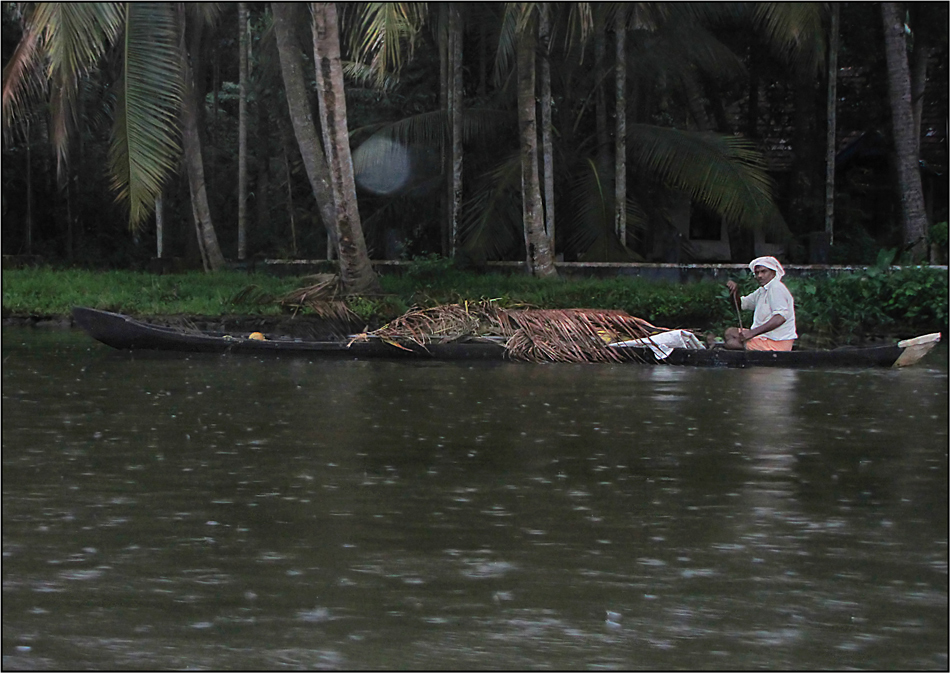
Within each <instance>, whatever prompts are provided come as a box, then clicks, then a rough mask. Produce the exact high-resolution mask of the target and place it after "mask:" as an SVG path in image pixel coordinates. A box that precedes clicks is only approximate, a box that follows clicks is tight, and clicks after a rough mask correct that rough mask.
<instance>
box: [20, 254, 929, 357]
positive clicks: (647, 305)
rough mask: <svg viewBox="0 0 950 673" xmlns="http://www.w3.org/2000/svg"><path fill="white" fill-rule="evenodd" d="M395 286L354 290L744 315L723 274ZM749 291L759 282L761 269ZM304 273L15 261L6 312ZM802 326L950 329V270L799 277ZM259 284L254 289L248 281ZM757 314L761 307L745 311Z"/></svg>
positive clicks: (235, 303) (369, 301)
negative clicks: (158, 271) (687, 279)
mask: <svg viewBox="0 0 950 673" xmlns="http://www.w3.org/2000/svg"><path fill="white" fill-rule="evenodd" d="M381 282H382V286H383V291H384V293H385V294H384V295H383V296H380V297H354V298H350V299H348V300H347V303H348V305H349V307H350V309H351V310H353V311H354V312H355V313H356V314H357V315H359V316H360V318H361V319H362V320H364V321H365V322H367V323H369V324H377V325H378V324H382V323H384V322H386V321H388V320H391V319H392V318H394V317H396V316H398V315H400V314H402V313H403V312H405V311H406V310H407V309H409V308H410V307H412V306H432V305H436V304H443V303H452V302H458V301H466V300H467V301H478V300H481V299H495V300H497V301H498V302H499V303H500V304H501V305H502V306H515V305H529V306H535V307H538V308H571V307H584V308H605V309H622V310H624V311H627V312H628V313H630V314H632V315H635V316H638V317H641V318H644V319H646V320H649V321H650V322H652V323H654V324H657V325H663V326H665V327H687V328H692V329H698V330H714V331H717V332H718V331H721V330H722V329H723V328H724V327H726V326H728V325H734V324H735V323H736V313H735V308H734V307H733V306H732V304H731V303H730V301H729V299H728V295H727V293H726V291H725V289H724V287H723V286H722V285H720V284H718V283H708V282H706V283H690V284H685V285H679V284H670V283H658V282H652V281H648V280H643V279H631V278H611V279H586V280H571V281H567V280H540V279H536V278H530V277H526V276H520V275H514V276H509V275H502V274H475V273H470V272H462V271H457V270H455V269H452V268H450V267H448V266H447V265H445V264H438V263H420V264H418V265H414V266H412V267H410V268H409V270H408V271H407V272H406V273H405V274H403V275H400V276H383V277H382V278H381ZM742 282H743V284H744V291H745V292H748V291H751V290H752V289H753V288H754V284H753V281H752V279H751V278H745V279H744V280H743V281H742ZM306 284H307V282H306V280H305V279H303V278H293V277H277V276H272V275H268V274H247V273H242V272H221V273H216V274H204V273H200V272H195V273H186V274H168V275H161V276H158V275H152V274H147V273H140V272H132V271H108V272H92V271H81V270H54V269H50V268H29V269H9V270H4V271H3V312H4V315H17V316H27V315H42V316H65V315H68V314H69V312H70V310H71V309H72V307H73V306H91V307H94V308H101V309H106V310H111V311H118V312H121V313H128V314H131V315H140V316H149V315H168V316H173V315H188V316H225V315H249V316H257V315H278V314H280V313H282V312H286V309H281V307H280V306H278V305H277V303H276V302H273V301H270V302H263V303H260V302H257V301H252V300H251V299H250V297H255V298H260V297H262V296H264V297H267V296H269V297H277V296H280V295H282V294H285V293H287V292H290V291H291V290H294V289H296V288H299V287H301V286H304V285H306ZM787 284H788V286H789V289H790V290H791V291H792V293H793V294H794V296H795V299H796V306H797V314H798V325H799V332H801V333H808V334H811V335H812V336H816V337H828V338H832V339H835V340H838V341H849V340H853V339H856V338H861V337H864V336H866V335H868V334H895V335H912V334H917V333H922V332H924V331H937V330H940V331H944V332H946V330H947V316H948V309H947V304H948V292H947V273H946V272H945V271H944V272H938V271H934V270H931V269H926V268H922V269H915V268H904V269H901V270H899V271H887V270H877V269H872V270H870V271H868V272H867V273H864V274H858V275H853V276H838V277H835V278H827V279H820V280H818V279H809V280H803V279H788V282H787ZM248 288H253V289H254V292H247V289H248ZM743 323H744V324H745V325H748V324H749V323H751V315H749V314H746V315H744V316H743Z"/></svg>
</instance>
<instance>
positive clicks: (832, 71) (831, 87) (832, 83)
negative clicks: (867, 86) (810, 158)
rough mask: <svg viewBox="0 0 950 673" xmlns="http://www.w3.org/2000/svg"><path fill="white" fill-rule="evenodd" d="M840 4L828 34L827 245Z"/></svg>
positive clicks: (831, 237)
mask: <svg viewBox="0 0 950 673" xmlns="http://www.w3.org/2000/svg"><path fill="white" fill-rule="evenodd" d="M840 10H841V7H840V3H837V2H832V3H831V25H830V27H829V32H828V133H827V136H826V143H825V232H826V233H827V234H828V244H829V245H834V242H835V150H836V144H837V141H836V136H835V132H836V128H835V127H836V125H837V111H838V93H837V92H838V16H839V13H840Z"/></svg>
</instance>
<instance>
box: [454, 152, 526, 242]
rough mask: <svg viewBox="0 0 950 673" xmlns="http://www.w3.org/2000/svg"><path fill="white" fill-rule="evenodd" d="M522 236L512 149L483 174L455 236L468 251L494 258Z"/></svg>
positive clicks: (518, 170) (517, 158)
mask: <svg viewBox="0 0 950 673" xmlns="http://www.w3.org/2000/svg"><path fill="white" fill-rule="evenodd" d="M523 235H524V223H523V221H522V213H521V154H520V152H514V153H513V154H510V155H509V156H507V157H506V158H505V159H504V160H502V161H501V162H500V163H499V164H498V166H497V167H496V168H495V169H494V170H492V171H491V172H490V173H489V174H488V175H486V176H485V177H484V179H483V180H482V182H481V185H480V186H479V187H478V188H476V189H475V191H474V193H473V196H472V197H471V198H470V199H468V200H467V201H466V202H465V204H464V206H463V208H462V219H461V221H460V222H459V236H460V238H461V240H462V242H463V247H464V248H465V249H466V250H467V251H469V252H470V253H471V252H476V253H478V254H485V255H487V256H488V257H490V258H498V257H501V256H503V255H505V254H506V253H510V252H511V251H512V250H513V249H515V248H516V247H517V246H518V245H519V244H520V241H521V240H522V238H523ZM478 254H476V255H475V256H478Z"/></svg>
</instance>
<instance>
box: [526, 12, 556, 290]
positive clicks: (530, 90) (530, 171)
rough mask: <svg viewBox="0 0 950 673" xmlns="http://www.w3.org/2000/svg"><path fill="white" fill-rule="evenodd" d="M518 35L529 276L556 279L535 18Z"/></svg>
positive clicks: (531, 14) (529, 18)
mask: <svg viewBox="0 0 950 673" xmlns="http://www.w3.org/2000/svg"><path fill="white" fill-rule="evenodd" d="M519 24H520V25H519V30H518V35H517V38H516V40H517V46H516V51H517V66H516V67H517V71H518V126H519V127H520V130H521V208H522V218H523V220H524V240H525V252H526V259H525V261H526V265H527V269H528V273H530V274H531V275H533V276H538V277H541V278H547V277H552V276H557V269H556V268H555V266H554V255H553V254H552V253H553V250H552V246H551V240H550V238H549V237H548V234H547V232H546V231H545V227H544V204H543V202H542V200H541V182H540V174H539V164H540V162H539V155H538V118H537V105H536V98H537V83H536V57H535V49H536V47H537V30H538V25H537V17H536V16H534V12H532V11H530V10H528V11H526V12H525V13H524V15H523V16H522V18H521V20H520V21H519Z"/></svg>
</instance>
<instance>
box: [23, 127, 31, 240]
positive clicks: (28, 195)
mask: <svg viewBox="0 0 950 673" xmlns="http://www.w3.org/2000/svg"><path fill="white" fill-rule="evenodd" d="M32 128H33V127H32V125H31V124H30V122H29V120H27V122H26V230H25V231H24V232H23V237H24V245H23V250H24V253H25V254H27V255H32V254H33V151H32V149H31V146H32V134H31V133H30V131H31V130H32Z"/></svg>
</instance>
